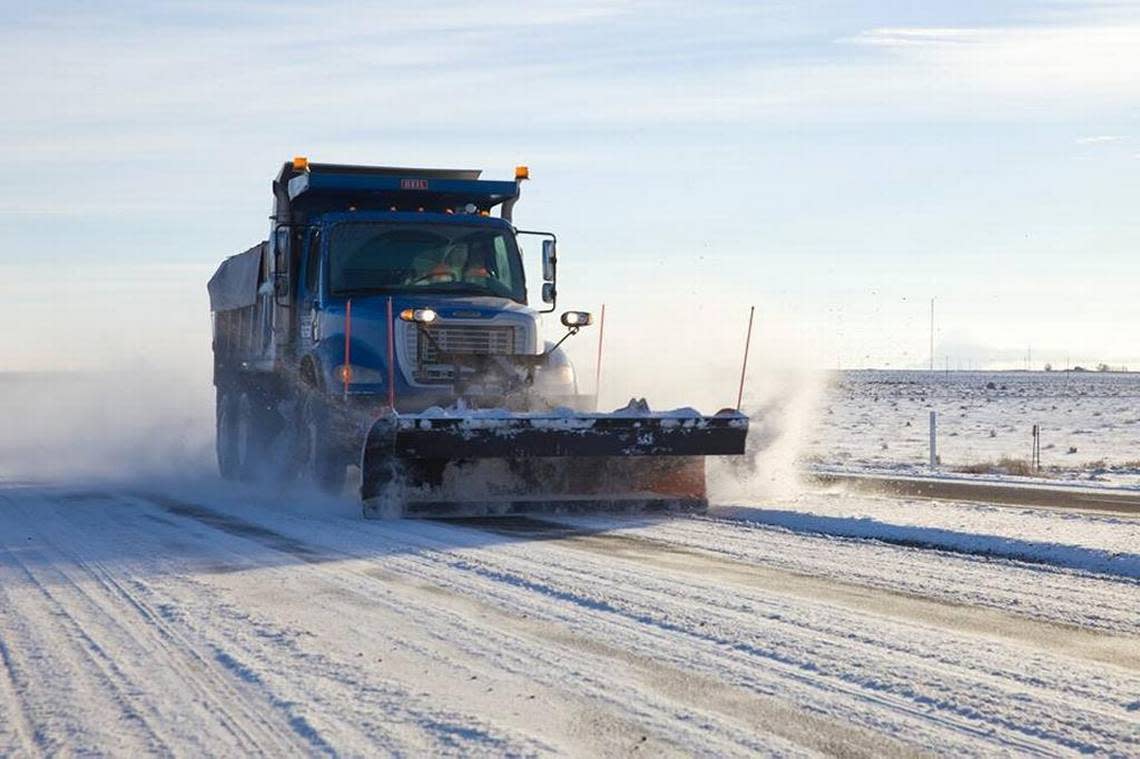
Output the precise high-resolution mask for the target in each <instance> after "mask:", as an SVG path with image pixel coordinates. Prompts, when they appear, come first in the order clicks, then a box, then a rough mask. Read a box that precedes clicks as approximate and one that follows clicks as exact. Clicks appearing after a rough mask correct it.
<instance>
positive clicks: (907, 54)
mask: <svg viewBox="0 0 1140 759" xmlns="http://www.w3.org/2000/svg"><path fill="white" fill-rule="evenodd" d="M1138 35H1140V25H1138V24H1137V23H1136V22H1135V21H1133V22H1131V23H1121V24H1116V25H1111V26H1107V25H1106V26H1082V25H1073V26H1055V27H1050V26H1039V27H1030V26H1025V27H1005V28H982V27H975V28H876V29H870V30H867V31H864V32H861V33H859V34H857V35H855V36H853V37H850V38H847V39H846V40H844V41H845V42H848V43H850V44H853V45H856V46H859V47H863V48H867V49H871V50H875V51H878V52H880V53H882V54H883V55H885V56H887V59H888V60H890V61H892V62H893V63H894V64H896V65H898V66H901V67H903V68H905V69H909V72H910V73H909V75H910V76H911V77H913V78H915V79H928V80H929V83H930V84H931V85H934V86H935V87H936V91H937V90H940V89H951V90H959V91H964V90H967V89H968V90H971V91H973V92H975V93H976V94H979V95H990V96H1005V97H1015V98H1033V99H1035V100H1048V101H1050V102H1052V103H1053V104H1054V105H1055V107H1056V108H1058V109H1059V110H1067V109H1068V108H1069V107H1071V105H1072V103H1071V102H1069V101H1071V100H1072V99H1075V100H1077V101H1080V102H1087V101H1088V100H1090V99H1106V98H1107V99H1111V100H1117V101H1121V102H1135V92H1136V87H1135V84H1136V82H1137V80H1138V78H1140V46H1138V45H1137V44H1136V40H1137V38H1138Z"/></svg>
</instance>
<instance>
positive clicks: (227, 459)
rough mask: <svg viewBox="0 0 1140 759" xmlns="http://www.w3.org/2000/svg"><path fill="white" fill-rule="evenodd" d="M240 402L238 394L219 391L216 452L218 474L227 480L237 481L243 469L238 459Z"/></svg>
mask: <svg viewBox="0 0 1140 759" xmlns="http://www.w3.org/2000/svg"><path fill="white" fill-rule="evenodd" d="M239 400H240V398H239V396H238V394H237V393H234V392H230V391H225V390H218V398H217V405H216V409H215V421H216V425H215V438H214V451H215V453H216V454H217V457H218V473H219V474H220V475H221V476H222V477H223V478H224V479H227V480H236V479H237V478H238V472H239V471H240V469H241V466H240V460H239V458H238V416H239V410H238V402H239Z"/></svg>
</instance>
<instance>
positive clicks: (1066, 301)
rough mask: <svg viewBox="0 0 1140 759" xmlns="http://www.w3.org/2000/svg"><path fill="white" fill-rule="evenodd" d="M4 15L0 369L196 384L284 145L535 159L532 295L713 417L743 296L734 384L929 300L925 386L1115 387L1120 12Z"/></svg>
mask: <svg viewBox="0 0 1140 759" xmlns="http://www.w3.org/2000/svg"><path fill="white" fill-rule="evenodd" d="M0 21H2V22H3V26H4V29H5V47H4V53H3V55H4V65H3V66H0V92H3V94H4V97H3V104H2V105H0V108H2V113H3V119H2V121H0V152H2V155H3V160H4V163H5V170H4V180H3V181H2V182H0V297H2V298H3V300H4V302H6V303H7V304H8V305H9V308H10V309H14V314H13V313H12V312H11V310H10V312H9V322H10V323H11V322H12V316H14V317H15V318H14V325H15V329H8V330H5V331H4V333H3V335H2V336H0V351H2V352H3V355H4V356H5V368H7V369H20V370H27V369H33V370H55V369H86V368H97V367H104V366H107V365H123V364H127V365H142V366H147V365H153V364H156V363H162V364H164V365H165V364H170V363H171V362H173V364H172V365H174V366H179V367H185V368H186V371H189V372H196V373H198V374H197V375H196V376H207V375H206V374H205V373H207V372H208V351H209V329H210V326H209V325H210V322H209V313H208V304H207V300H206V291H205V281H206V279H208V277H209V276H210V274H211V273H212V272H213V270H214V268H215V267H216V265H217V263H218V262H219V261H220V260H221V259H222V258H224V257H225V256H227V255H230V254H232V253H236V252H238V251H240V250H243V249H245V248H247V247H248V246H250V245H251V244H253V243H255V242H257V241H258V240H260V239H262V238H263V237H264V235H265V233H266V230H267V229H268V220H267V215H268V212H269V205H270V196H269V182H270V180H271V178H272V177H273V175H274V174H275V173H276V171H277V170H278V169H279V167H280V165H281V163H282V162H283V161H286V160H288V159H289V158H291V157H292V156H293V155H307V156H309V157H310V158H311V159H312V160H315V161H324V162H343V163H363V164H385V165H417V166H444V167H475V168H483V169H485V176H488V177H491V178H510V176H511V175H512V169H513V167H514V166H515V165H516V164H527V165H528V166H530V169H531V176H532V180H531V181H530V182H529V183H527V184H526V185H525V186H524V188H523V198H522V201H521V202H520V203H519V206H518V207H517V208H516V212H515V218H516V221H517V223H518V224H519V225H520V226H522V227H526V228H533V229H550V230H554V231H556V232H557V233H558V236H559V240H560V246H561V248H560V252H561V267H560V285H561V286H560V293H561V296H562V297H561V299H560V305H562V306H565V307H567V308H571V307H580V308H587V309H591V310H595V311H596V310H597V309H598V307H599V306H600V304H602V303H605V304H606V307H607V319H608V322H607V326H606V330H607V331H606V339H607V357H608V358H607V361H609V362H610V363H609V364H608V365H609V366H612V367H614V369H615V370H620V369H621V367H623V366H625V367H626V368H627V369H628V368H630V367H634V366H641V367H649V368H651V370H652V371H657V370H658V369H662V370H666V371H676V372H677V373H679V374H684V373H685V372H686V371H690V370H691V371H698V369H700V370H703V371H707V372H711V373H713V374H715V375H717V376H723V377H724V378H725V381H724V384H725V392H724V394H725V395H726V396H731V395H732V393H733V389H734V385H735V379H734V372H736V371H738V369H736V368H734V367H738V366H739V361H740V355H741V352H742V349H743V341H744V334H745V329H746V322H747V314H748V309H749V307H750V306H755V307H756V313H757V322H756V346H755V351H756V352H755V354H754V357H753V361H754V362H756V363H757V364H759V365H764V364H771V365H776V364H780V363H792V364H802V365H808V366H813V367H819V368H835V367H842V368H856V367H891V368H910V367H925V366H927V364H928V362H929V361H930V358H931V357H930V351H929V340H930V333H929V330H930V302H931V298H934V299H935V304H936V305H935V311H936V319H935V328H936V332H935V343H936V345H935V351H934V353H935V357H934V358H935V363H936V365H937V366H938V367H939V368H943V367H950V368H1022V367H1023V366H1025V365H1026V363H1027V362H1028V361H1030V360H1031V365H1032V366H1033V367H1034V368H1041V366H1042V365H1043V364H1044V363H1045V362H1046V361H1048V362H1051V363H1052V364H1053V365H1054V366H1056V367H1062V366H1064V365H1066V364H1078V363H1084V364H1086V365H1092V364H1096V363H1099V362H1102V361H1103V362H1106V363H1109V364H1112V365H1129V364H1130V365H1132V366H1133V368H1140V342H1138V341H1137V340H1136V339H1135V335H1136V326H1137V325H1140V299H1138V298H1136V297H1135V289H1136V282H1137V281H1140V257H1137V256H1136V255H1135V254H1134V253H1135V249H1136V248H1137V245H1138V243H1140V221H1138V215H1137V214H1136V212H1135V207H1136V202H1137V198H1138V197H1140V86H1137V85H1138V84H1140V45H1137V44H1136V40H1137V39H1140V7H1138V6H1137V5H1136V4H1133V3H1125V2H1091V3H1079V2H1048V1H1044V2H1041V1H1038V2H1004V3H1003V2H972V1H970V0H964V1H963V0H959V1H956V2H922V3H919V2H876V1H874V0H871V1H869V2H811V1H810V0H808V1H806V2H787V3H780V2H770V3H761V2H743V3H733V2H702V3H692V2H640V1H631V2H545V3H507V2H498V1H496V0H485V1H484V2H480V3H468V2H462V3H460V2H448V1H447V0H437V2H433V3H431V4H430V7H429V6H424V5H421V4H417V3H371V4H366V3H346V2H336V0H332V1H331V2H322V3H319V4H317V3H313V4H301V3H293V2H288V0H284V1H283V0H275V2H273V3H256V2H226V3H217V4H209V3H190V2H185V3H182V2H176V3H163V2H150V1H148V2H135V1H134V0H120V1H119V2H114V3H102V2H46V3H15V2H11V1H10V0H9V2H5V3H4V4H3V6H2V7H0ZM531 252H532V253H537V251H531ZM536 260H537V256H536V255H535V256H534V258H533V260H532V264H533V263H535V262H536ZM548 331H549V332H550V334H551V335H552V336H556V335H555V334H554V332H555V327H554V326H553V325H550V326H548ZM591 340H592V338H586V339H577V338H576V341H577V342H576V343H575V347H574V348H573V349H572V350H573V352H574V353H575V355H576V357H577V358H579V359H580V364H583V365H585V364H589V365H591V366H592V357H591V356H590V353H591V352H592V346H593V343H592V342H591ZM1030 356H1031V359H1030V358H1029V357H1030ZM728 400H731V398H729V399H728ZM726 405H727V404H726Z"/></svg>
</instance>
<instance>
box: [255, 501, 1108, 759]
mask: <svg viewBox="0 0 1140 759" xmlns="http://www.w3.org/2000/svg"><path fill="white" fill-rule="evenodd" d="M286 521H288V520H283V521H282V522H276V520H275V524H276V526H278V527H281V526H282V524H283V523H284V522H286ZM312 527H313V525H312V523H307V524H306V525H305V529H304V534H305V535H306V538H307V539H309V540H315V541H317V542H318V543H319V542H320V533H321V532H322V531H321V530H313V529H312ZM423 529H425V530H427V529H432V530H439V529H440V528H439V527H435V526H433V527H431V528H423ZM287 532H290V531H287ZM399 537H400V538H408V537H413V538H414V537H415V536H409V535H406V534H401V535H400V536H399ZM441 537H444V538H451V537H452V535H445V536H441ZM350 542H351V541H350ZM432 542H436V543H439V544H440V545H439V546H438V552H439V554H440V555H441V556H442V557H443V558H442V559H437V560H436V562H435V563H436V565H438V564H440V563H441V562H442V563H443V564H445V565H447V566H444V567H439V566H435V567H434V568H433V567H431V566H430V565H431V562H430V561H429V560H428V557H426V556H424V555H422V554H418V555H416V556H415V561H416V562H417V567H409V568H408V569H407V570H405V569H404V568H401V571H415V570H416V569H417V568H418V570H419V571H420V573H421V576H423V577H424V578H425V579H426V580H428V581H429V582H434V583H435V584H439V585H443V586H444V587H449V588H450V589H452V590H455V591H459V592H467V593H472V592H474V589H473V588H471V587H470V585H471V583H470V581H464V582H462V583H457V581H456V578H455V575H456V572H455V570H457V569H458V570H464V569H467V570H470V566H468V567H464V566H463V564H464V563H466V564H468V565H475V564H478V563H479V562H480V561H482V562H483V563H486V561H487V559H486V556H487V555H488V554H489V555H491V556H493V557H495V558H496V559H498V560H500V561H502V560H505V559H502V557H500V556H498V553H499V552H498V551H495V552H481V553H480V557H481V558H480V559H470V558H464V559H463V560H462V561H457V560H456V558H455V556H454V553H455V552H456V551H455V550H454V549H455V543H454V542H451V541H448V540H443V541H440V540H435V541H433V540H430V539H429V540H413V544H415V545H424V546H430V544H431V543H432ZM449 543H450V544H449ZM337 544H338V549H342V550H343V549H344V548H345V546H344V541H343V540H338V541H337ZM554 545H555V546H556V547H557V544H554ZM461 546H462V543H461V542H460V547H461ZM372 548H374V546H372ZM562 552H563V553H564V552H565V550H564V549H563V551H562ZM449 557H450V558H449ZM398 559H399V561H400V562H401V563H405V562H410V561H412V559H411V558H410V557H409V556H408V555H406V554H401V555H400V556H399V557H398ZM388 561H389V562H391V560H390V559H389V560H388ZM518 561H519V557H511V562H512V563H511V564H510V565H509V567H508V569H506V570H495V571H490V570H489V571H488V574H486V575H484V576H483V579H486V580H488V585H487V587H480V588H479V589H478V595H479V596H480V597H489V598H494V599H495V600H496V601H502V602H503V603H511V602H514V603H518V599H517V598H515V599H513V601H512V599H511V598H509V596H511V595H512V594H513V595H515V596H517V595H520V590H521V595H524V596H525V595H528V594H529V595H532V596H533V594H534V592H535V591H536V586H534V585H533V583H534V582H536V580H535V579H534V578H535V577H537V576H541V572H539V571H538V570H539V569H541V570H545V571H547V572H552V571H556V572H561V573H562V575H563V576H561V577H555V578H553V579H551V580H550V581H549V583H548V585H549V587H551V588H563V587H565V586H566V584H567V582H566V578H565V576H564V575H565V573H566V572H568V571H569V570H567V569H565V567H566V566H569V565H572V564H574V562H573V560H572V559H569V560H568V559H566V558H565V557H562V558H561V559H560V560H558V561H554V560H553V559H551V558H549V557H546V558H545V561H538V562H537V563H536V567H534V568H532V567H527V568H525V570H524V568H523V567H520V566H517V562H518ZM551 562H553V564H551ZM492 563H493V562H492ZM532 563H534V562H532ZM579 564H580V562H579ZM425 568H426V569H428V570H431V571H427V572H425V571H424V570H425ZM441 569H442V570H443V571H442V573H441V572H439V570H441ZM496 572H497V573H498V575H500V576H495V574H496ZM520 573H521V574H520ZM477 574H478V573H477ZM615 574H618V573H615V572H614V570H613V567H612V566H610V565H609V564H608V563H607V564H606V574H604V575H595V576H592V577H586V578H583V582H584V583H585V585H584V587H585V588H588V589H589V590H578V591H556V592H553V593H551V594H547V595H550V596H551V597H552V598H554V600H556V601H561V602H566V603H571V604H573V603H577V605H578V606H579V607H580V608H579V613H582V612H585V613H586V614H590V615H591V617H593V619H592V620H591V621H592V622H593V623H594V624H595V625H596V626H598V627H603V628H604V627H605V626H606V625H607V624H611V625H612V623H613V621H614V620H613V619H612V618H607V616H606V615H607V614H608V615H610V617H612V616H613V611H612V609H608V608H601V609H599V608H595V607H594V606H592V605H591V603H589V602H585V603H583V602H581V601H576V600H575V599H576V598H581V599H588V598H590V597H591V593H592V592H596V589H597V588H604V587H610V586H614V585H615V584H620V586H621V587H623V588H624V592H625V595H627V596H629V595H633V594H636V593H639V592H640V591H642V590H644V586H645V585H646V582H647V580H648V579H650V578H649V577H648V576H645V575H636V574H632V575H630V576H628V577H625V578H624V579H625V582H624V583H618V582H616V580H617V578H616V577H615ZM620 574H624V573H620ZM544 582H545V580H544ZM504 586H507V587H508V588H509V590H504ZM706 590H707V586H697V587H695V588H694V595H695V596H700V595H701V594H702V593H704V592H705V591H706ZM566 593H569V595H564V594H566ZM560 594H563V595H560ZM643 596H644V597H645V598H646V599H647V600H646V601H645V602H646V603H648V604H650V605H652V604H654V603H656V604H660V603H661V599H662V598H668V597H669V592H668V590H655V591H653V592H649V591H647V592H646V593H645V594H643ZM685 601H686V603H685V605H684V606H682V607H681V609H680V610H672V613H674V614H679V615H681V616H683V610H684V609H685V608H689V607H691V606H692V605H693V604H694V603H697V604H699V603H700V602H701V599H700V598H688V599H685ZM530 608H532V610H533V611H535V612H536V613H542V612H543V611H544V610H543V609H542V608H541V607H538V608H534V607H533V605H532V607H530ZM720 611H721V612H723V611H724V609H721V610H720ZM547 613H549V612H548V611H547ZM644 616H645V615H644V613H640V612H637V613H632V616H629V617H627V618H626V619H625V621H624V622H623V623H622V625H624V626H625V627H626V628H627V630H630V631H638V632H640V633H641V634H642V635H643V636H644V633H645V630H644V628H645V619H644ZM561 621H564V622H566V621H570V622H571V624H573V620H567V619H562V620H561ZM744 622H745V619H739V620H737V623H738V624H739V623H744ZM619 626H621V625H619ZM693 628H695V625H693ZM591 629H593V628H591ZM585 632H586V633H587V634H589V630H586V631H585ZM665 632H666V633H669V634H666V635H664V639H663V643H664V644H666V645H668V644H670V643H671V644H673V645H676V644H677V640H676V637H675V636H676V635H677V634H683V635H689V636H691V637H695V638H697V641H696V642H697V643H698V644H700V645H701V646H703V647H705V648H706V649H707V647H708V646H709V645H711V646H712V648H713V649H714V651H713V652H711V654H710V656H711V659H710V661H712V662H713V663H712V664H711V665H710V666H713V670H714V671H716V668H715V658H716V654H717V653H720V654H723V651H720V649H723V648H724V647H725V641H724V640H701V637H702V636H700V635H697V634H694V629H686V630H680V629H667V630H665ZM670 634H671V635H670ZM903 634H904V635H905V634H906V631H904V632H903ZM836 636H837V637H838V639H839V640H842V638H843V635H842V634H841V633H837V634H836ZM705 637H707V636H705ZM872 638H873V636H871V635H865V636H864V640H863V641H862V644H863V645H864V646H866V645H870V643H871V642H872ZM689 642H690V643H692V641H689ZM706 653H709V652H708V651H707V650H706ZM737 653H740V652H737ZM745 653H755V652H745ZM1015 655H1016V654H1015ZM879 656H880V657H882V656H888V657H890V659H888V660H891V659H893V658H894V657H897V652H888V653H887V654H880V655H879ZM722 658H723V656H722ZM736 658H737V659H738V665H739V666H740V667H747V666H751V667H753V668H754V667H755V666H756V662H755V660H754V659H753V660H752V661H751V662H750V661H749V660H748V659H747V657H744V658H740V657H736ZM776 663H777V664H779V663H780V662H778V661H777V662H776ZM769 664H770V665H771V662H769ZM954 665H955V667H956V669H957V670H961V663H960V662H955V663H954ZM789 666H790V668H791V670H793V671H792V672H791V674H790V675H789V676H793V677H799V678H800V679H801V681H802V684H803V685H805V686H806V687H816V688H818V687H819V685H820V677H819V675H818V674H809V675H807V676H804V674H803V672H802V670H803V663H802V662H799V663H792V664H791V665H789ZM881 666H883V667H886V668H887V669H889V665H888V664H887V660H885V661H884V662H883V663H882V664H881ZM797 669H798V670H801V671H795V670H797ZM739 671H740V670H738V671H736V674H737V675H739ZM808 671H809V673H810V672H811V667H809V668H808ZM923 671H925V672H927V674H926V679H927V681H928V685H932V684H933V682H930V681H929V680H930V675H931V672H932V671H937V669H936V668H927V669H926V670H921V671H918V672H916V673H912V674H918V675H921V674H922V672H923ZM730 674H732V673H730ZM785 674H787V673H785ZM957 677H958V679H959V680H961V678H962V673H961V672H960V671H959V672H957ZM840 681H842V678H840ZM934 682H936V681H934ZM853 683H854V686H853V687H854V688H855V689H854V690H849V691H847V693H848V695H849V696H850V697H851V698H853V699H856V700H858V699H862V700H864V701H875V702H877V703H880V704H881V705H882V706H884V707H885V708H886V709H887V711H888V713H889V712H891V711H893V712H895V713H898V714H907V713H909V714H910V715H911V717H912V718H913V719H916V720H925V721H926V722H927V723H938V722H942V723H943V724H946V725H947V726H948V727H951V729H952V730H955V731H957V732H959V733H961V734H963V735H966V734H974V735H975V736H976V737H985V736H990V734H991V733H993V732H994V729H995V728H1001V729H1003V730H1005V732H1004V733H1000V734H998V735H997V736H990V738H989V739H990V740H994V739H996V740H998V741H999V744H1000V743H1001V742H1004V744H1005V745H1006V746H1007V748H1013V747H1016V748H1017V750H1021V751H1036V750H1043V751H1050V750H1056V749H1057V747H1058V746H1059V745H1061V746H1069V748H1070V749H1077V750H1080V749H1082V748H1087V747H1088V746H1089V745H1090V744H1088V743H1087V740H1093V741H1097V740H1100V739H1101V738H1103V739H1104V740H1105V741H1107V742H1108V744H1109V745H1111V744H1112V743H1113V742H1115V741H1119V740H1120V739H1122V738H1123V739H1124V740H1125V741H1126V742H1127V741H1128V740H1129V737H1128V736H1127V735H1126V734H1125V735H1121V734H1119V733H1107V734H1104V735H1103V736H1100V738H1098V731H1097V730H1096V729H1092V730H1091V731H1090V730H1089V729H1088V726H1087V725H1082V724H1074V725H1068V726H1066V725H1061V726H1059V727H1058V728H1056V729H1050V728H1049V727H1048V725H1047V724H1042V723H1041V721H1040V720H1036V722H1035V721H1034V719H1032V711H1031V710H1030V711H1026V710H1025V709H1019V708H1016V703H1015V702H1016V698H1014V701H1013V702H999V705H1000V706H1002V707H1004V708H1006V709H1007V710H1009V709H1012V710H1013V713H1014V714H1015V715H1016V716H1017V719H1005V718H1004V717H1003V715H1000V714H999V716H998V717H996V718H992V719H987V716H986V715H987V713H988V711H989V709H988V708H987V707H985V706H982V705H981V704H980V703H979V705H978V706H976V707H973V706H968V707H958V706H957V704H956V703H955V701H954V700H953V699H952V700H950V701H946V700H945V698H943V697H938V696H934V695H930V694H923V693H921V692H918V691H914V689H913V688H909V686H907V685H906V684H905V683H899V682H896V683H895V684H894V685H893V686H890V687H888V688H887V692H886V695H883V694H882V693H874V692H873V691H875V690H880V691H882V690H883V688H882V687H880V686H879V685H877V684H875V683H874V682H873V681H868V680H867V679H866V678H860V677H855V678H854V680H853ZM977 684H978V683H977V682H976V681H973V680H964V681H962V682H961V683H960V684H959V688H958V692H957V693H955V694H952V695H953V696H954V697H955V698H959V699H960V698H961V697H962V695H963V694H968V692H969V691H970V690H971V689H972V688H974V687H976V686H977ZM991 685H992V683H991ZM1006 685H1007V690H1008V685H1009V684H1008V683H1007V684H1006ZM868 686H870V687H871V691H872V692H868ZM829 687H831V689H832V690H833V691H836V690H842V689H843V687H838V686H836V684H835V683H831V684H829ZM1017 687H1022V686H1017ZM1046 687H1054V689H1056V685H1055V684H1054V685H1053V686H1049V684H1046ZM891 688H893V689H894V690H895V691H896V692H895V693H894V694H893V695H892V694H891V693H890V690H891ZM1039 690H1040V689H1039ZM1058 693H1060V694H1063V688H1062V689H1061V690H1060V691H1058ZM1015 695H1016V694H1008V693H1007V694H1006V696H1003V697H1006V698H1008V697H1013V696H1015ZM1070 695H1071V694H1070ZM1038 698H1045V703H1048V702H1050V701H1052V702H1054V703H1055V704H1056V703H1057V702H1058V701H1060V700H1061V699H1062V698H1064V696H1063V695H1057V694H1052V695H1050V694H1045V695H1041V694H1039V696H1038ZM975 700H976V699H975ZM1031 700H1032V699H1031ZM1062 708H1064V706H1063V705H1062ZM1088 708H1093V707H1091V706H1089V705H1087V704H1086V705H1085V710H1086V711H1087V709H1088ZM955 710H957V711H959V712H961V717H962V718H961V719H958V718H955V717H954V716H953V714H954V713H955ZM1070 711H1071V710H1070ZM1094 711H1095V709H1094ZM852 716H853V717H854V718H855V719H859V717H860V715H859V714H858V713H857V712H856V713H855V714H854V715H848V718H852ZM881 716H882V715H881V714H880V715H877V716H876V718H881ZM1021 719H1024V720H1025V725H1029V726H1028V727H1026V726H1025V725H1023V724H1022V723H1021V722H1019V721H1018V720H1021ZM870 724H871V726H875V725H874V721H873V720H872V723H870ZM1034 724H1036V725H1037V727H1033V725H1034ZM987 725H988V726H987ZM899 728H900V726H899V725H895V726H894V729H896V730H898V729H899ZM1058 730H1059V732H1058ZM1034 731H1037V733H1040V736H1038V735H1036V734H1035V732H1034ZM1074 731H1075V732H1074ZM1082 731H1084V733H1085V734H1086V739H1082V738H1078V737H1074V736H1076V735H1079V734H1080V733H1081V732H1082ZM1019 733H1020V734H1021V735H1022V737H1021V738H1018V737H1017V735H1018V734H1019ZM919 734H921V732H920V733H919ZM915 737H917V735H916V734H913V733H912V735H911V738H912V739H914V738H915ZM945 737H946V736H943V738H945ZM965 745H969V744H965Z"/></svg>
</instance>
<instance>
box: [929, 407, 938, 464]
mask: <svg viewBox="0 0 1140 759" xmlns="http://www.w3.org/2000/svg"><path fill="white" fill-rule="evenodd" d="M937 430H938V412H937V411H931V412H930V468H931V469H937V468H938V433H937Z"/></svg>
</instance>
